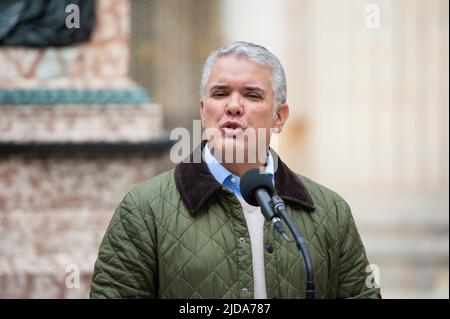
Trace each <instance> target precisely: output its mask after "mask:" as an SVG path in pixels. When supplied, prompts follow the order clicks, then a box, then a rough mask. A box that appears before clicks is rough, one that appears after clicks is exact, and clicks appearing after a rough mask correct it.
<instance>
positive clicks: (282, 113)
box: [273, 103, 289, 134]
mask: <svg viewBox="0 0 450 319" xmlns="http://www.w3.org/2000/svg"><path fill="white" fill-rule="evenodd" d="M288 117H289V106H288V105H287V104H286V103H284V104H281V105H280V107H279V108H278V111H277V112H276V113H275V120H274V125H273V129H274V132H275V133H276V134H279V133H281V131H282V130H283V127H284V124H285V123H286V120H287V119H288Z"/></svg>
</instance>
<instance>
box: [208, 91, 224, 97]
mask: <svg viewBox="0 0 450 319" xmlns="http://www.w3.org/2000/svg"><path fill="white" fill-rule="evenodd" d="M227 95H228V93H227V92H225V91H217V92H214V93H213V94H212V96H213V97H224V96H227Z"/></svg>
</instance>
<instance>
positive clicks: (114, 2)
mask: <svg viewBox="0 0 450 319" xmlns="http://www.w3.org/2000/svg"><path fill="white" fill-rule="evenodd" d="M129 5H130V4H129V1H128V0H98V1H97V22H96V29H95V31H94V33H93V36H92V39H91V41H90V42H89V43H85V44H83V45H77V46H72V47H65V48H48V49H30V48H0V69H1V70H2V72H0V298H86V297H87V296H88V293H89V288H90V287H89V285H90V281H91V274H92V271H93V267H94V262H95V259H96V257H97V253H98V247H99V244H100V241H101V238H102V237H103V234H104V232H105V230H106V227H107V224H108V222H109V220H110V218H111V216H112V214H113V212H114V209H115V207H117V205H118V204H119V202H120V201H121V200H122V198H123V196H124V195H125V193H126V191H128V190H129V189H130V188H132V187H133V186H134V185H136V184H137V183H139V182H141V181H143V180H145V179H148V178H150V177H152V176H153V175H155V174H157V173H159V172H161V171H163V170H165V169H167V168H168V166H170V163H169V160H168V155H167V153H168V152H167V149H168V147H169V145H170V141H169V139H168V137H167V135H165V134H164V133H163V117H162V109H161V107H160V106H159V105H158V104H155V103H152V102H151V100H150V98H149V96H148V94H147V92H145V91H144V90H143V89H142V88H141V87H140V86H138V85H137V84H136V83H135V82H134V81H132V80H131V79H130V78H129V75H128V74H129V72H128V62H129V61H128V60H129V45H128V37H129V24H130V21H129V19H130V18H129Z"/></svg>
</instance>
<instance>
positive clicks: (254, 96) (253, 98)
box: [247, 94, 262, 101]
mask: <svg viewBox="0 0 450 319" xmlns="http://www.w3.org/2000/svg"><path fill="white" fill-rule="evenodd" d="M247 98H249V99H250V100H255V101H259V100H261V99H262V98H261V95H259V94H247Z"/></svg>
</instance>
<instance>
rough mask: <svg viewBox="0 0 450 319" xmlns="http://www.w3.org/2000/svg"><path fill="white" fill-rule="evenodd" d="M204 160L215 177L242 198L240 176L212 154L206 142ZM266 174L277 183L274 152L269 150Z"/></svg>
mask: <svg viewBox="0 0 450 319" xmlns="http://www.w3.org/2000/svg"><path fill="white" fill-rule="evenodd" d="M203 160H204V161H205V163H206V164H207V165H208V168H209V171H210V172H211V174H212V175H213V176H214V178H215V179H216V180H217V181H218V182H219V183H220V184H221V185H223V186H224V187H226V188H228V189H229V190H230V191H232V192H233V193H234V194H235V195H236V196H237V197H238V198H239V199H242V195H241V190H240V188H239V183H240V181H241V179H240V177H239V176H236V175H234V174H233V173H231V172H230V171H229V170H227V169H226V168H225V167H224V166H223V165H222V164H221V163H219V161H218V160H217V159H216V158H215V157H214V156H213V155H212V154H211V151H210V150H209V146H208V143H206V145H205V147H204V149H203ZM265 172H266V174H269V175H270V176H271V178H272V182H273V183H274V185H275V173H274V163H273V156H272V152H270V151H269V156H268V159H267V164H266V170H265Z"/></svg>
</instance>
